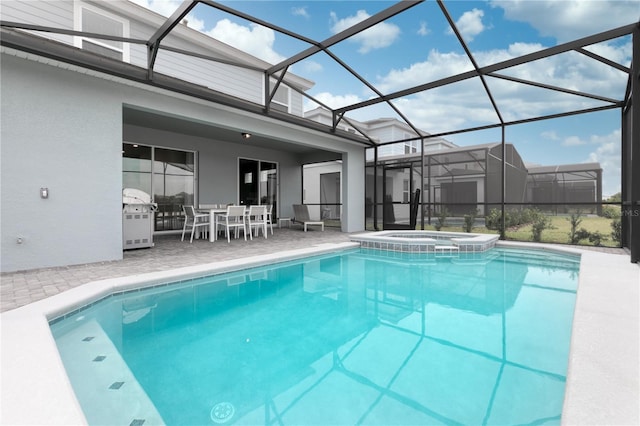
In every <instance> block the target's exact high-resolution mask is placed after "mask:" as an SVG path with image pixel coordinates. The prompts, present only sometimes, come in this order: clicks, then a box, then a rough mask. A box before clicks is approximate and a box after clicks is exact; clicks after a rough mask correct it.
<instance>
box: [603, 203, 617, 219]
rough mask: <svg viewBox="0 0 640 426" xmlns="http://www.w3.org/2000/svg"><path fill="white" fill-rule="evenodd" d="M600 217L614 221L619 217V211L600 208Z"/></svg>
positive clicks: (612, 207) (610, 208)
mask: <svg viewBox="0 0 640 426" xmlns="http://www.w3.org/2000/svg"><path fill="white" fill-rule="evenodd" d="M602 216H603V217H606V218H608V219H616V218H619V217H620V209H619V208H616V207H614V206H602Z"/></svg>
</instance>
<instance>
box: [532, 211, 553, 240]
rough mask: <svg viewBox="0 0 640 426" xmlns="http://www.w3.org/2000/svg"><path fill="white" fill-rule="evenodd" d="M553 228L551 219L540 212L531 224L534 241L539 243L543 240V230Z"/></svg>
mask: <svg viewBox="0 0 640 426" xmlns="http://www.w3.org/2000/svg"><path fill="white" fill-rule="evenodd" d="M545 229H551V221H550V220H549V219H548V218H547V217H546V216H545V215H544V214H541V213H540V214H538V215H537V217H536V218H535V219H534V221H533V224H532V225H531V236H532V238H533V241H535V242H537V243H539V242H540V241H542V231H544V230H545Z"/></svg>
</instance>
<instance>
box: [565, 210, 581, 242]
mask: <svg viewBox="0 0 640 426" xmlns="http://www.w3.org/2000/svg"><path fill="white" fill-rule="evenodd" d="M567 220H568V221H569V222H570V223H571V230H570V231H569V243H570V244H578V242H579V241H580V240H581V239H582V238H579V235H578V225H580V223H582V214H581V213H580V210H578V212H577V213H572V214H571V217H568V218H567ZM581 230H584V228H583V229H581ZM583 238H584V237H583Z"/></svg>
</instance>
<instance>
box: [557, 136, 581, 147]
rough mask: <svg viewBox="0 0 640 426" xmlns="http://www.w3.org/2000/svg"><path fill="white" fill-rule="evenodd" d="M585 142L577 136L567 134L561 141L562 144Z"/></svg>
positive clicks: (573, 144)
mask: <svg viewBox="0 0 640 426" xmlns="http://www.w3.org/2000/svg"><path fill="white" fill-rule="evenodd" d="M586 144H587V141H585V140H583V139H580V137H578V136H569V137H567V138H565V139H564V140H563V141H562V145H563V146H580V145H586Z"/></svg>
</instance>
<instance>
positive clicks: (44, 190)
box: [40, 188, 49, 198]
mask: <svg viewBox="0 0 640 426" xmlns="http://www.w3.org/2000/svg"><path fill="white" fill-rule="evenodd" d="M40 198H49V188H40Z"/></svg>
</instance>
